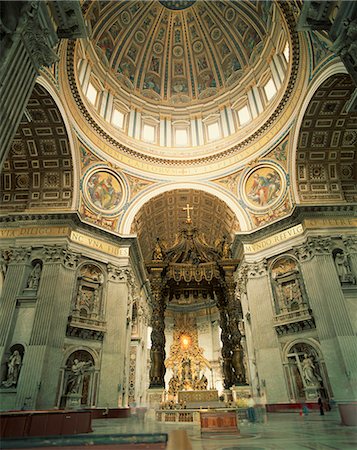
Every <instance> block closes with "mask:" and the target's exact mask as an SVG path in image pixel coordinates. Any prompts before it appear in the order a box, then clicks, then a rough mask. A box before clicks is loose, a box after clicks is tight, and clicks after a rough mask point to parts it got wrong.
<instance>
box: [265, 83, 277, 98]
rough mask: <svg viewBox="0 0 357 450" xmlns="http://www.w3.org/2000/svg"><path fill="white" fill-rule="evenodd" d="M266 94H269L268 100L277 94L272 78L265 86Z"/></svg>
mask: <svg viewBox="0 0 357 450" xmlns="http://www.w3.org/2000/svg"><path fill="white" fill-rule="evenodd" d="M264 91H265V95H266V96H267V100H268V102H269V101H270V100H271V99H272V98H273V97H274V95H275V94H276V87H275V84H274V81H273V80H272V78H270V80H269V81H268V82H267V84H266V85H265V86H264Z"/></svg>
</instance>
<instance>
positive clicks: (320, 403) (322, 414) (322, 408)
mask: <svg viewBox="0 0 357 450" xmlns="http://www.w3.org/2000/svg"><path fill="white" fill-rule="evenodd" d="M317 403H318V404H319V409H320V416H324V415H325V413H324V405H323V402H322V398H321V397H319V398H318V400H317Z"/></svg>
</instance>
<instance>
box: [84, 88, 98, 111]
mask: <svg viewBox="0 0 357 450" xmlns="http://www.w3.org/2000/svg"><path fill="white" fill-rule="evenodd" d="M97 95H98V91H97V89H96V88H95V87H94V86H93V84H92V83H89V84H88V89H87V99H88V100H89V101H90V102H91V103H92V105H94V106H95V103H96V101H97Z"/></svg>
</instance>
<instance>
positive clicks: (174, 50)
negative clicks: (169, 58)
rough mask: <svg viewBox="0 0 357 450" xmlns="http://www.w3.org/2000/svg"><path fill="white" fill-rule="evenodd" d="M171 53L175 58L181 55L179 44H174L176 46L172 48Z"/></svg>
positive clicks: (181, 50) (181, 49)
mask: <svg viewBox="0 0 357 450" xmlns="http://www.w3.org/2000/svg"><path fill="white" fill-rule="evenodd" d="M172 53H173V55H174V56H175V57H176V58H181V56H182V55H183V48H182V47H180V46H179V45H176V47H174V48H173V49H172Z"/></svg>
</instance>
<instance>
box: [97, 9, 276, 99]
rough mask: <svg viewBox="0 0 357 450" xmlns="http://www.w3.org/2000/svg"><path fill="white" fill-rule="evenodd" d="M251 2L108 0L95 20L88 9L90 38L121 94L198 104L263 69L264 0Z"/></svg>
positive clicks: (266, 48)
mask: <svg viewBox="0 0 357 450" xmlns="http://www.w3.org/2000/svg"><path fill="white" fill-rule="evenodd" d="M254 3H255V2H249V3H248V2H226V1H225V2H223V1H214V2H207V1H190V2H187V1H183V2H177V1H176V2H171V1H168V2H167V1H160V2H157V1H156V2H152V1H148V2H143V1H131V2H121V1H119V2H109V4H108V5H107V6H104V7H103V9H102V10H101V11H100V14H99V20H98V19H97V14H98V11H94V8H93V11H92V14H91V17H92V20H91V24H92V29H93V31H92V36H91V38H92V42H93V45H94V47H95V50H96V52H97V54H98V56H99V58H100V59H101V62H102V64H103V66H104V67H107V68H109V70H110V72H111V74H112V75H113V76H114V77H115V78H116V80H117V82H118V83H119V85H120V87H122V88H123V89H124V90H125V91H126V92H127V93H130V94H132V95H134V96H136V97H138V98H144V99H145V100H149V101H150V102H152V103H154V102H155V101H159V102H160V104H165V105H175V106H181V107H182V106H183V105H187V104H190V106H192V104H200V105H202V104H204V103H207V102H208V101H212V100H213V99H215V98H217V97H218V96H221V95H223V94H224V93H226V92H227V91H228V90H231V89H232V88H233V89H234V88H235V87H236V86H237V83H238V82H239V80H240V79H242V78H247V76H249V74H253V73H254V74H255V76H257V75H259V73H260V72H261V70H262V69H263V68H264V64H262V62H263V60H264V59H265V58H266V57H267V56H269V54H270V50H271V48H270V47H269V46H267V45H266V44H267V40H268V38H269V37H270V31H269V30H268V29H267V23H268V21H269V20H271V17H270V8H271V6H272V3H271V2H258V3H256V4H254ZM98 8H99V5H98ZM240 87H241V88H242V87H243V86H240Z"/></svg>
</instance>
